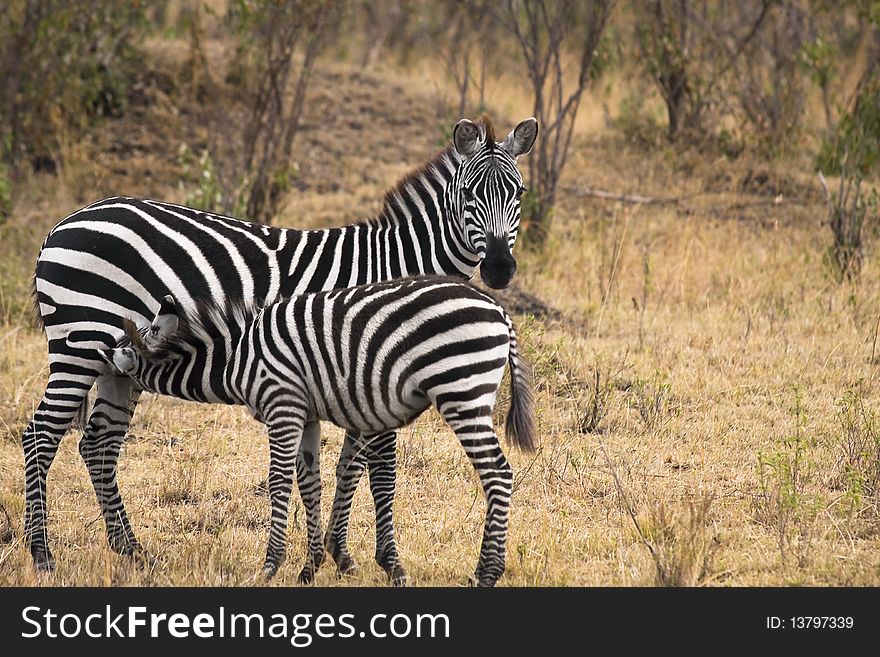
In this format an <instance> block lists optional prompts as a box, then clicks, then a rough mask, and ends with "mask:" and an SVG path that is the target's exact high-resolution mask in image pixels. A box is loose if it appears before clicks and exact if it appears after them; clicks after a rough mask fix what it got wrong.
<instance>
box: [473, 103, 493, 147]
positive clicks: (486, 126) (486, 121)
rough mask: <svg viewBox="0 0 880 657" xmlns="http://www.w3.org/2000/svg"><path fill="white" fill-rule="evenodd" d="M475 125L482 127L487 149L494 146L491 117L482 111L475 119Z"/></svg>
mask: <svg viewBox="0 0 880 657" xmlns="http://www.w3.org/2000/svg"><path fill="white" fill-rule="evenodd" d="M477 127H482V128H483V130H484V131H485V140H486V146H487V147H488V148H489V150H492V149H494V148H495V126H494V125H493V124H492V119H490V118H489V115H488V114H486V113H485V112H483V113H482V114H481V115H480V118H478V119H477Z"/></svg>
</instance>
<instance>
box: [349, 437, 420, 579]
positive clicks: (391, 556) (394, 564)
mask: <svg viewBox="0 0 880 657" xmlns="http://www.w3.org/2000/svg"><path fill="white" fill-rule="evenodd" d="M366 440H367V463H368V465H369V472H370V492H371V493H372V494H373V504H374V505H375V506H376V563H378V564H379V565H380V566H382V568H383V569H384V570H385V572H386V573H388V577H390V578H391V582H392V583H393V584H394V586H406V584H407V576H406V571H404V569H403V566H402V565H401V563H400V557H399V556H398V555H397V543H396V541H395V540H394V489H395V486H396V484H397V434H396V433H395V432H393V431H390V432H388V433H384V434H380V435H377V436H375V437H373V436H370V437H368V438H367V439H366ZM349 508H350V506H349ZM346 522H347V519H346Z"/></svg>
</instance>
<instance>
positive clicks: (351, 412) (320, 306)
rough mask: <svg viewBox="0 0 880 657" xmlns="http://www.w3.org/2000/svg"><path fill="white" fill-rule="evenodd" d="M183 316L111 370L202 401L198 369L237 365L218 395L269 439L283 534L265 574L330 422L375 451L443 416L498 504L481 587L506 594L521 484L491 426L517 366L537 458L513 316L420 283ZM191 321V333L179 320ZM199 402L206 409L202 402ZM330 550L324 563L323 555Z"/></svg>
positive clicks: (492, 505) (163, 314)
mask: <svg viewBox="0 0 880 657" xmlns="http://www.w3.org/2000/svg"><path fill="white" fill-rule="evenodd" d="M184 310H185V312H184V313H183V314H182V315H179V314H178V311H177V308H176V304H175V303H174V300H173V299H172V297H170V296H169V297H167V298H166V299H165V301H164V303H163V306H162V307H161V308H160V309H159V313H158V314H157V316H156V318H155V320H154V321H153V322H152V324H151V325H150V326H144V327H141V328H140V329H138V328H136V327H134V326H133V325H131V324H129V325H128V328H127V331H126V333H127V343H124V344H123V345H122V346H120V347H117V348H115V349H109V350H106V351H100V352H99V353H100V354H101V357H102V358H104V359H106V360H107V362H108V363H109V364H110V365H112V366H113V367H114V368H115V369H117V370H118V371H119V372H121V373H123V374H127V375H129V376H132V377H133V378H134V380H135V381H137V383H138V385H139V386H140V387H141V388H142V389H145V390H151V391H153V392H159V393H162V394H177V393H178V391H183V394H184V395H186V394H188V392H189V391H192V390H197V389H198V387H199V386H198V384H196V385H193V384H192V383H191V381H190V379H191V378H193V377H195V378H199V368H198V367H193V361H195V360H199V359H200V358H209V359H210V358H213V354H214V352H215V351H217V352H219V353H221V354H222V355H223V357H224V358H226V359H227V360H226V361H225V362H223V363H222V364H221V365H220V366H219V367H218V368H217V370H216V371H215V372H214V374H216V376H217V383H216V385H215V386H214V390H215V391H216V392H217V393H218V394H220V395H221V396H222V400H223V401H225V402H226V403H228V404H240V405H244V406H246V407H247V408H248V410H250V411H251V413H252V414H253V415H254V417H256V418H257V419H258V420H259V421H261V422H264V423H265V424H266V427H267V429H268V431H269V458H270V464H269V480H268V483H269V498H270V504H271V517H272V523H271V529H270V532H269V543H268V546H267V548H266V560H265V562H264V565H263V572H264V574H265V575H266V576H268V577H272V576H273V575H274V574H275V573H276V572H277V570H278V567H279V566H280V565H281V563H282V562H283V561H284V558H285V555H286V551H287V547H286V534H287V518H288V509H289V503H290V495H291V489H292V485H293V477H294V471H295V469H296V468H295V466H296V460H297V459H296V455H297V452H298V450H299V442H300V441H301V440H302V437H303V436H305V435H309V434H311V435H314V436H317V435H318V432H319V426H318V421H319V420H330V421H332V422H334V423H335V424H337V425H339V426H341V427H343V428H345V429H346V430H347V431H348V432H351V433H357V432H360V433H361V434H362V435H363V436H364V440H365V441H366V443H367V444H369V443H370V441H371V440H372V439H374V438H375V437H377V436H380V435H382V434H383V433H384V432H386V431H390V430H395V429H398V428H400V427H402V426H404V425H406V424H408V423H410V422H411V421H412V420H413V419H415V418H416V417H418V416H419V415H421V413H422V412H424V411H425V410H426V409H427V408H429V407H430V406H431V405H433V406H435V407H436V408H437V410H438V411H439V412H440V414H441V415H442V416H443V418H444V419H445V420H446V421H447V423H448V424H449V425H450V426H451V427H452V429H453V430H454V431H455V433H456V436H458V439H459V441H460V442H461V444H462V446H463V447H464V449H465V452H466V453H467V455H468V458H469V459H470V461H471V463H472V465H473V466H474V468H475V469H476V471H477V473H478V475H479V478H480V482H481V484H482V486H483V491H484V493H485V495H486V518H485V524H484V533H483V543H482V547H481V549H480V559H479V562H478V564H477V568H476V570H475V571H474V579H475V580H476V582H477V583H478V584H480V585H481V586H493V585H494V584H495V582H496V581H497V580H498V578H499V577H501V574H502V573H503V572H504V563H505V554H506V541H507V527H508V517H509V513H508V512H509V507H510V495H511V489H512V483H513V472H512V470H511V467H510V464H509V463H508V462H507V459H506V458H505V456H504V452H502V451H501V447H500V445H499V444H498V438H497V436H496V434H495V430H494V428H493V426H492V409H493V407H494V406H495V397H496V394H497V392H498V388H499V386H500V385H501V379H502V376H503V375H504V366H505V365H506V364H507V363H508V362H509V363H510V389H511V402H510V411H509V413H508V416H507V438H508V440H510V441H511V442H513V443H514V444H516V445H517V446H519V447H521V448H523V449H525V450H528V451H532V450H533V449H534V408H533V403H532V391H531V385H530V376H529V373H528V367H527V366H526V364H525V363H524V362H523V361H522V360H521V358H520V356H519V353H518V350H517V343H516V334H515V332H514V329H513V324H512V322H511V321H510V318H509V317H508V315H507V313H506V312H505V311H504V309H503V308H502V307H501V306H500V305H498V303H497V302H496V301H495V300H494V299H492V298H491V297H489V296H487V295H486V294H484V293H482V292H480V291H479V290H476V289H474V288H473V287H471V285H469V284H467V283H461V282H459V281H457V280H454V279H450V278H438V277H434V276H431V277H417V278H408V279H405V280H399V281H387V282H384V283H379V284H373V285H362V286H358V287H354V288H343V289H337V290H331V291H329V292H318V293H310V294H303V295H301V296H298V297H293V298H292V299H286V300H283V301H280V302H278V303H274V304H270V305H268V306H266V307H265V308H262V309H259V310H257V309H254V308H249V307H241V306H237V305H232V306H231V307H230V309H227V310H220V309H218V308H217V307H216V306H215V305H213V304H212V305H210V306H209V307H208V308H207V309H205V308H202V307H200V306H199V305H196V307H194V308H188V309H187V308H185V309H184ZM181 319H182V320H183V321H180V320H181ZM192 399H194V400H195V401H199V400H198V399H197V398H192ZM303 503H304V505H305V509H306V517H307V518H308V522H307V523H306V526H307V530H308V544H309V556H308V558H307V559H306V564H305V566H304V567H303V570H302V572H301V573H300V579H301V580H311V579H312V577H313V576H314V570H315V568H317V567H318V566H320V563H321V561H322V560H323V558H324V551H323V546H322V545H321V543H322V541H321V530H320V505H319V504H317V503H316V500H314V499H308V498H304V499H303ZM316 548H317V550H316Z"/></svg>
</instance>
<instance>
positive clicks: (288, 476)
mask: <svg viewBox="0 0 880 657" xmlns="http://www.w3.org/2000/svg"><path fill="white" fill-rule="evenodd" d="M266 424H267V426H268V428H269V504H270V507H271V514H272V517H271V521H270V527H269V543H268V545H267V547H266V560H265V562H264V563H263V575H264V576H265V577H266V578H267V579H269V578H271V577H273V576H274V575H275V573H277V572H278V568H279V567H280V566H281V564H282V563H284V558H285V556H286V555H287V519H288V514H289V511H290V493H291V491H292V490H293V478H294V476H295V474H296V457H297V452H298V451H299V443H300V439H301V438H302V433H303V427H304V426H305V418H304V417H303V411H302V407H301V406H299V405H297V404H295V403H290V404H289V405H284V406H281V407H277V406H276V407H275V408H273V409H272V410H270V411H269V412H268V413H267V414H266Z"/></svg>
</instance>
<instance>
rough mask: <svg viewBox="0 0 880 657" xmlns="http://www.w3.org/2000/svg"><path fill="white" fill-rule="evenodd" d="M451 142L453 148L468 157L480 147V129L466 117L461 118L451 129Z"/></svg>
mask: <svg viewBox="0 0 880 657" xmlns="http://www.w3.org/2000/svg"><path fill="white" fill-rule="evenodd" d="M452 143H453V144H454V145H455V150H457V151H458V152H459V154H461V155H464V156H465V157H470V156H471V155H473V154H474V153H476V152H477V150H478V149H479V148H480V131H479V130H478V129H477V126H476V124H474V122H473V121H469V120H468V119H462V120H461V121H459V122H458V123H456V124H455V129H454V130H453V131H452Z"/></svg>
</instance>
